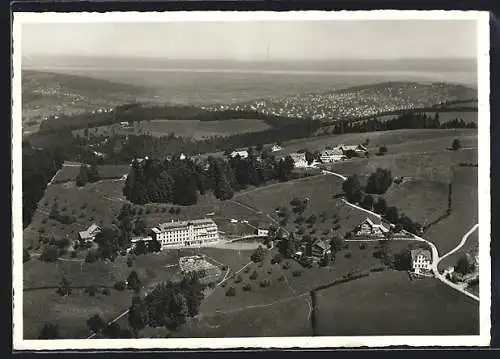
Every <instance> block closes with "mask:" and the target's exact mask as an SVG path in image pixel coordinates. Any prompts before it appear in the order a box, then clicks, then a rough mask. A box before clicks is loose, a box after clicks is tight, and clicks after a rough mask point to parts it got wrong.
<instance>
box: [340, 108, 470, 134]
mask: <svg viewBox="0 0 500 359" xmlns="http://www.w3.org/2000/svg"><path fill="white" fill-rule="evenodd" d="M424 128H429V129H446V128H477V124H476V123H474V122H465V121H464V120H463V119H458V118H456V119H453V120H450V121H446V122H440V121H439V113H438V112H436V113H435V114H434V115H428V114H426V113H422V112H412V111H408V112H404V113H402V114H400V115H397V116H396V115H395V117H394V118H392V119H389V120H380V119H378V118H371V119H366V120H361V121H355V122H349V121H339V122H338V123H337V124H336V125H335V126H333V128H332V130H331V133H332V134H340V133H359V132H374V131H390V130H400V129H424Z"/></svg>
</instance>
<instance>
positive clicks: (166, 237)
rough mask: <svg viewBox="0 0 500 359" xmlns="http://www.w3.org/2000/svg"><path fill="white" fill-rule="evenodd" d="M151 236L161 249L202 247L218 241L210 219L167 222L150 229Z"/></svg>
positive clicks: (216, 231) (217, 235)
mask: <svg viewBox="0 0 500 359" xmlns="http://www.w3.org/2000/svg"><path fill="white" fill-rule="evenodd" d="M151 235H152V236H153V238H155V239H156V240H157V241H158V242H160V244H161V249H166V248H178V247H192V246H194V247H202V246H207V245H210V244H214V243H216V242H218V241H219V231H218V229H217V225H216V224H215V222H214V221H213V220H212V219H196V220H192V221H178V222H174V221H172V222H167V223H162V224H159V225H158V226H157V227H155V228H152V229H151Z"/></svg>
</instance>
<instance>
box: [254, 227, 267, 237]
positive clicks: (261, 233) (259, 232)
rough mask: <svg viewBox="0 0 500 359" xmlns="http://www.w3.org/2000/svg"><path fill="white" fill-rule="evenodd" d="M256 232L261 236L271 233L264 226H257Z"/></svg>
mask: <svg viewBox="0 0 500 359" xmlns="http://www.w3.org/2000/svg"><path fill="white" fill-rule="evenodd" d="M255 234H256V235H257V236H259V237H267V236H268V235H269V230H267V229H263V228H257V230H256V231H255Z"/></svg>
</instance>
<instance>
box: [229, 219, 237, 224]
mask: <svg viewBox="0 0 500 359" xmlns="http://www.w3.org/2000/svg"><path fill="white" fill-rule="evenodd" d="M230 222H231V223H238V220H237V219H234V218H231V220H230Z"/></svg>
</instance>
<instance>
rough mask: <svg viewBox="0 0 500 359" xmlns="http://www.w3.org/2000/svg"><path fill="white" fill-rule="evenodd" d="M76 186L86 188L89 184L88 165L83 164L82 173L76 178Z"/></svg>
mask: <svg viewBox="0 0 500 359" xmlns="http://www.w3.org/2000/svg"><path fill="white" fill-rule="evenodd" d="M75 182H76V185H77V186H78V187H82V186H85V185H86V184H87V182H88V173H87V165H85V164H82V165H81V166H80V172H79V173H78V175H77V176H76V178H75Z"/></svg>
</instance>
